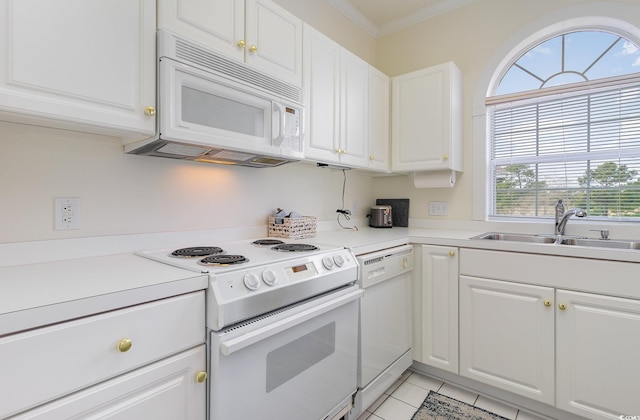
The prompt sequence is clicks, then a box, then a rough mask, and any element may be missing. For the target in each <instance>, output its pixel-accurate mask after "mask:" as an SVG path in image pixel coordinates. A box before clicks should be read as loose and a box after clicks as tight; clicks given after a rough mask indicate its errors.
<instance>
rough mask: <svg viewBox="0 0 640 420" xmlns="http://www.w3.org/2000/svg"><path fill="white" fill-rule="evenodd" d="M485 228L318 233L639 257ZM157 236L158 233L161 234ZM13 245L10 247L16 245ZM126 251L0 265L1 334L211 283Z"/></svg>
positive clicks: (333, 238) (365, 240) (362, 245)
mask: <svg viewBox="0 0 640 420" xmlns="http://www.w3.org/2000/svg"><path fill="white" fill-rule="evenodd" d="M481 233H484V231H472V230H453V229H432V228H414V227H410V228H400V227H393V228H388V229H382V228H380V229H376V228H370V227H368V226H366V227H361V228H359V229H358V230H351V229H341V230H321V231H319V232H318V233H317V235H316V237H315V238H313V241H314V242H317V243H320V244H327V245H334V246H344V247H347V248H350V249H351V250H352V251H353V252H354V253H355V254H356V255H360V254H365V253H369V252H373V251H376V250H379V249H384V248H391V247H394V246H399V245H402V244H406V243H413V244H430V245H442V246H453V247H460V248H476V249H490V250H499V251H508V252H523V253H530V254H543V255H553V256H565V257H577V258H589V259H596V260H598V259H599V260H613V261H627V262H640V251H637V250H613V249H596V248H584V247H577V246H566V245H554V244H535V243H514V242H506V241H491V240H472V239H470V238H472V237H474V236H476V235H479V234H481ZM183 235H184V236H181V239H182V242H183V243H188V242H189V241H193V240H194V238H193V237H192V236H193V234H191V233H190V232H185V233H184V234H183ZM195 235H196V236H195V237H196V238H200V237H201V235H202V233H198V234H195ZM227 236H228V238H229V240H231V239H232V236H231V235H227ZM254 236H256V237H257V235H254ZM175 238H176V235H175V234H172V235H171V237H170V238H168V240H169V241H174V240H175ZM142 239H143V241H141V242H135V244H134V245H131V241H129V243H128V245H127V246H128V247H131V246H138V249H144V247H142V246H140V244H142V243H146V242H144V241H149V240H150V238H147V237H144V238H142ZM152 239H157V236H155V237H152ZM236 239H246V238H236ZM85 240H86V241H87V243H92V244H95V243H96V242H97V243H100V241H101V240H102V239H100V238H86V239H85ZM113 241H114V239H113V238H110V239H109V243H112V242H113ZM51 242H52V243H51V244H49V243H47V244H34V246H35V247H36V249H44V248H47V247H50V246H56V245H59V244H58V243H56V241H51ZM79 242H82V241H81V240H74V241H73V248H77V247H78V245H79ZM116 242H117V239H116ZM3 245H4V247H5V248H11V244H3ZM60 245H61V246H62V247H64V246H65V245H64V244H60ZM156 245H157V244H156ZM25 246H26V244H17V245H16V247H17V249H18V250H21V249H23V248H24V247H25ZM110 246H111V245H110ZM146 248H149V247H148V246H147V247H146ZM70 249H71V248H70ZM9 251H10V252H9V254H11V251H12V250H11V249H9ZM122 252H123V253H117V254H110V255H98V256H85V257H84V258H73V259H69V258H67V259H61V260H58V261H48V262H34V263H25V264H20V265H6V264H5V266H4V267H2V266H0V336H2V335H6V334H9V333H12V332H17V331H23V330H27V329H30V328H34V327H37V326H43V325H48V324H53V323H56V322H61V321H64V320H69V319H74V318H79V317H83V316H87V315H90V314H95V313H100V312H105V311H110V310H114V309H117V308H122V307H126V306H131V305H137V304H140V303H143V302H149V301H152V300H156V299H162V298H166V297H169V296H175V295H179V294H183V293H189V292H193V291H196V290H202V289H205V288H206V287H207V276H205V275H202V274H198V273H194V272H190V271H187V270H182V269H179V268H175V267H172V266H169V265H166V264H161V263H158V262H155V261H151V260H148V259H145V258H142V257H138V256H136V255H134V254H133V253H132V252H130V249H126V250H123V251H122ZM66 255H68V253H67V254H66ZM0 265H1V264H0Z"/></svg>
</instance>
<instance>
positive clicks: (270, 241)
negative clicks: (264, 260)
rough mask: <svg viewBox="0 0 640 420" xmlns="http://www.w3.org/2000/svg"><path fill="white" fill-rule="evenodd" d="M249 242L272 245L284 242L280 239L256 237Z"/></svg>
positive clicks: (258, 244)
mask: <svg viewBox="0 0 640 420" xmlns="http://www.w3.org/2000/svg"><path fill="white" fill-rule="evenodd" d="M251 243H252V244H254V245H257V246H274V245H280V244H283V243H284V242H283V241H281V240H280V239H257V240H255V241H253V242H251Z"/></svg>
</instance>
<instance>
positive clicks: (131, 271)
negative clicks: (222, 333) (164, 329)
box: [0, 253, 207, 336]
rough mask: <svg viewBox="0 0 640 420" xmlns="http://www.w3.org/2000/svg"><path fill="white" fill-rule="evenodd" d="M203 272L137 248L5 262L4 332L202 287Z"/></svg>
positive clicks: (1, 289) (0, 301) (0, 297)
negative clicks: (138, 251)
mask: <svg viewBox="0 0 640 420" xmlns="http://www.w3.org/2000/svg"><path fill="white" fill-rule="evenodd" d="M206 287H207V277H206V276H205V275H202V274H198V273H194V272H191V271H187V270H182V269H178V268H174V267H171V266H169V265H166V264H161V263H157V262H154V261H151V260H148V259H145V258H142V257H138V256H135V255H133V254H129V253H128V254H117V255H108V256H101V257H91V258H80V259H75V260H63V261H56V262H47V263H40V264H27V265H17V266H11V267H3V268H0V336H2V335H3V334H7V333H10V332H15V331H22V330H25V329H29V328H33V327H36V326H41V325H46V324H53V323H56V322H60V321H63V320H67V319H73V318H78V317H82V316H87V315H90V314H95V313H99V312H105V311H109V310H113V309H117V308H122V307H126V306H131V305H136V304H139V303H143V302H148V301H152V300H156V299H162V298H165V297H169V296H175V295H180V294H183V293H189V292H193V291H196V290H202V289H205V288H206Z"/></svg>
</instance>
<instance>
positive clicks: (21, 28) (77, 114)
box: [0, 0, 156, 139]
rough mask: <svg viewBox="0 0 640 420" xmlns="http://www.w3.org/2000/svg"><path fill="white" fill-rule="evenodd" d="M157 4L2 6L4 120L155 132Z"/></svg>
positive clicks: (42, 0)
mask: <svg viewBox="0 0 640 420" xmlns="http://www.w3.org/2000/svg"><path fill="white" fill-rule="evenodd" d="M155 17H156V7H155V1H154V0H112V1H87V0H58V1H49V0H2V1H1V2H0V22H2V27H3V30H2V31H0V60H1V61H0V118H1V119H3V120H7V121H15V122H25V123H30V124H36V125H43V126H49V127H57V128H65V129H74V130H80V131H85V132H95V133H103V134H110V135H117V136H120V137H123V138H131V139H141V138H146V137H149V136H150V135H153V133H154V132H155V117H154V116H153V115H154V113H155V109H154V107H155V89H156V83H155V61H156V52H155V33H156V24H155Z"/></svg>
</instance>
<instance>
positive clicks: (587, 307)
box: [460, 249, 640, 419]
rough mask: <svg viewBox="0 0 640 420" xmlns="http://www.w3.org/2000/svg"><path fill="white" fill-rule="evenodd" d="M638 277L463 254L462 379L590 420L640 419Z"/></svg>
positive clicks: (534, 259) (629, 266) (605, 264)
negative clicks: (639, 392) (636, 415)
mask: <svg viewBox="0 0 640 420" xmlns="http://www.w3.org/2000/svg"><path fill="white" fill-rule="evenodd" d="M637 273H638V264H637V263H630V262H617V261H603V260H595V259H582V258H571V257H555V256H544V255H535V254H523V253H514V252H498V251H483V250H470V249H462V250H461V256H460V274H461V275H460V375H462V376H466V377H470V378H473V379H476V380H478V381H480V382H484V383H488V384H490V385H493V386H495V387H498V388H501V389H505V390H508V391H511V392H513V393H516V394H519V395H524V396H527V397H529V398H531V399H534V400H538V401H543V402H546V403H547V404H550V405H554V404H555V406H556V407H557V408H559V409H562V410H565V411H569V412H572V413H574V414H577V415H580V416H584V417H586V418H592V419H617V418H620V416H621V415H629V414H628V413H638V412H640V400H639V399H638V398H637V396H636V395H637V392H636V390H637V386H636V385H637V379H638V377H640V365H639V364H638V363H637V349H638V347H640V293H638V291H637V290H638V289H637ZM612 274H614V275H612ZM571 289H573V290H571ZM576 289H577V290H576ZM616 295H617V296H616ZM554 366H555V369H554Z"/></svg>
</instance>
